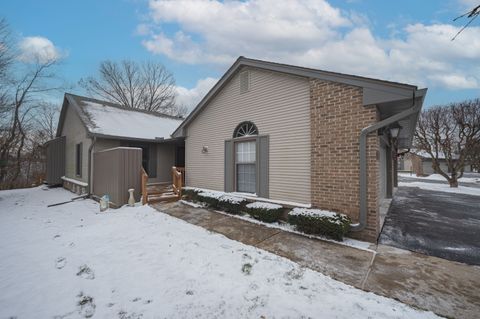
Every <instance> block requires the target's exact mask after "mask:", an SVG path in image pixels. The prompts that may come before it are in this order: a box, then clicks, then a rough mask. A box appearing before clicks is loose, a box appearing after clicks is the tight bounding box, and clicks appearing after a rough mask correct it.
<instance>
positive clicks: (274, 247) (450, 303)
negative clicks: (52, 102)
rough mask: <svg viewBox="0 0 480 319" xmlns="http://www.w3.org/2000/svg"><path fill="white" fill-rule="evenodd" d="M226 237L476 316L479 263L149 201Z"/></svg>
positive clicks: (402, 297) (352, 281)
mask: <svg viewBox="0 0 480 319" xmlns="http://www.w3.org/2000/svg"><path fill="white" fill-rule="evenodd" d="M152 206H153V207H154V208H156V209H157V210H159V211H160V212H163V213H166V214H169V215H171V216H174V217H177V218H180V219H182V220H184V221H186V222H188V223H191V224H194V225H197V226H201V227H203V228H206V229H208V230H210V231H213V232H216V233H220V234H223V235H225V236H226V237H228V238H230V239H233V240H237V241H240V242H242V243H245V244H247V245H252V246H255V247H258V248H261V249H264V250H266V251H269V252H272V253H274V254H277V255H280V256H283V257H286V258H288V259H291V260H293V261H295V262H297V263H298V264H300V265H302V266H305V267H308V268H311V269H313V270H315V271H318V272H321V273H323V274H325V275H328V276H330V277H332V278H334V279H336V280H339V281H342V282H344V283H346V284H349V285H352V286H355V287H357V288H360V289H363V290H366V291H371V292H374V293H376V294H379V295H383V296H386V297H389V298H394V299H397V300H399V301H401V302H404V303H407V304H410V305H412V306H414V307H418V308H421V309H425V310H431V311H433V312H435V313H437V314H439V315H442V316H448V317H451V318H478V314H479V313H480V267H478V266H469V265H466V264H462V263H458V262H453V261H448V260H445V259H440V258H437V257H431V256H425V255H422V254H418V253H414V252H410V251H406V250H401V249H398V248H394V247H390V246H385V245H378V246H376V245H372V249H373V250H375V251H369V250H363V249H357V248H353V247H348V246H345V245H341V244H337V243H332V242H328V241H322V240H318V239H311V238H308V237H305V236H301V235H298V234H294V233H291V232H286V231H283V230H279V229H275V228H269V227H266V226H263V225H259V224H256V223H250V222H248V221H244V220H241V219H238V218H235V217H230V216H227V215H224V214H220V213H217V212H213V211H210V210H207V209H202V208H194V207H191V206H189V205H185V204H182V203H181V202H174V203H159V204H154V205H152Z"/></svg>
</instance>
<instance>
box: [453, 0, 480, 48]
mask: <svg viewBox="0 0 480 319" xmlns="http://www.w3.org/2000/svg"><path fill="white" fill-rule="evenodd" d="M479 15H480V2H479V3H478V5H476V6H475V7H474V8H473V9H472V10H470V11H468V12H466V13H464V14H462V15H460V16H458V17H456V18H455V19H453V21H457V20H459V19H462V18H466V19H467V23H465V25H464V26H463V27H462V28H461V29H460V30H459V31H458V32H457V34H455V36H454V37H453V38H452V41H453V40H455V39H456V38H457V37H458V35H459V34H460V33H462V32H463V30H465V29H466V28H467V27H468V26H469V25H470V24H471V23H472V22H473V21H475V19H476V18H478V16H479Z"/></svg>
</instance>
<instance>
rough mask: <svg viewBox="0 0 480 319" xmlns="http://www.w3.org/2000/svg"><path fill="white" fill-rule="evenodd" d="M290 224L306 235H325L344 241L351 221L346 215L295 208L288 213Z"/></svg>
mask: <svg viewBox="0 0 480 319" xmlns="http://www.w3.org/2000/svg"><path fill="white" fill-rule="evenodd" d="M288 222H289V223H290V224H292V225H295V228H296V229H297V230H299V231H301V232H304V233H306V234H314V235H323V236H326V237H329V238H332V239H335V240H339V241H342V240H343V236H345V234H346V233H348V231H349V230H350V223H351V220H350V218H348V217H347V216H346V215H343V214H338V213H334V212H330V211H325V210H320V209H307V208H294V209H293V210H292V211H290V212H289V213H288Z"/></svg>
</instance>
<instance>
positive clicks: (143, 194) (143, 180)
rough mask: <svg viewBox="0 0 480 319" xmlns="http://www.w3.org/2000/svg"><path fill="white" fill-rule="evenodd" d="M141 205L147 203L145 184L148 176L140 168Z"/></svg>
mask: <svg viewBox="0 0 480 319" xmlns="http://www.w3.org/2000/svg"><path fill="white" fill-rule="evenodd" d="M141 176H142V205H145V204H146V203H147V202H148V189H147V182H148V175H147V172H145V169H144V168H143V167H142V173H141Z"/></svg>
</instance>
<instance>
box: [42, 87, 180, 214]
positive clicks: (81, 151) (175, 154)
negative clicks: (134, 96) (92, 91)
mask: <svg viewBox="0 0 480 319" xmlns="http://www.w3.org/2000/svg"><path fill="white" fill-rule="evenodd" d="M181 122H182V119H181V118H179V117H174V116H168V115H163V114H159V113H155V112H148V111H143V110H138V109H132V108H126V107H123V106H120V105H117V104H114V103H110V102H105V101H100V100H96V99H92V98H87V97H83V96H78V95H73V94H69V93H67V94H65V97H64V100H63V105H62V109H61V113H60V119H59V122H58V128H57V138H56V139H54V140H52V141H49V142H47V143H46V150H47V183H48V184H51V185H53V184H63V186H64V187H65V188H67V189H70V190H72V191H74V192H76V193H78V194H87V193H88V194H94V195H98V196H101V195H102V193H103V192H100V193H99V192H97V191H99V189H97V190H95V189H94V188H95V185H98V186H97V188H100V189H101V190H102V191H103V190H107V191H108V192H109V193H111V194H110V195H111V196H117V197H119V202H118V204H119V205H121V204H124V203H126V199H127V197H126V196H128V194H127V191H126V189H124V188H127V189H128V188H130V187H132V186H135V187H134V188H135V191H136V193H135V194H136V196H137V199H138V198H139V196H140V184H139V183H140V173H141V168H142V167H143V169H144V170H145V171H146V174H148V182H149V183H170V182H171V168H172V166H183V165H184V146H183V140H182V139H177V140H176V139H172V138H171V137H170V134H171V133H172V132H173V131H174V130H175V128H176V127H177V126H178V125H179V124H180V123H181ZM107 151H108V152H107ZM121 157H124V158H123V159H120V158H121ZM100 161H101V162H102V163H100ZM119 165H123V166H125V167H126V168H128V170H133V173H132V174H130V175H131V176H128V172H126V169H125V168H123V166H122V167H120V166H119ZM114 169H115V170H114ZM111 170H114V171H111ZM117 172H118V173H117ZM124 175H125V176H127V177H125V176H124ZM127 179H128V180H127ZM117 181H118V182H119V183H124V184H125V187H123V188H121V189H112V187H113V186H112V185H114V184H115V182H117ZM129 185H130V186H129ZM118 192H121V194H120V195H119V194H116V193H118Z"/></svg>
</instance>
